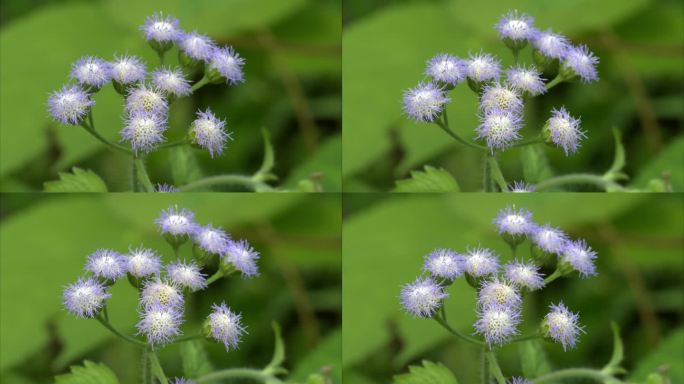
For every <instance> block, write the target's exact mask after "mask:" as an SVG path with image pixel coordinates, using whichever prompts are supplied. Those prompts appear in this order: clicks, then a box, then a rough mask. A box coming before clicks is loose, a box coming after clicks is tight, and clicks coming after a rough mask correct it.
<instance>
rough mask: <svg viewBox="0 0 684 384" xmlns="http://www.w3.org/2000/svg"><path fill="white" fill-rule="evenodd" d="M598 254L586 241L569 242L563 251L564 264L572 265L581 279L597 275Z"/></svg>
mask: <svg viewBox="0 0 684 384" xmlns="http://www.w3.org/2000/svg"><path fill="white" fill-rule="evenodd" d="M597 257H598V256H597V254H596V252H595V251H594V250H593V249H591V247H590V246H589V245H587V243H586V242H585V241H584V240H576V241H568V242H567V244H566V246H565V249H564V250H563V257H562V260H563V262H566V263H568V264H570V265H571V266H572V267H573V268H574V269H575V270H576V271H577V272H579V275H580V277H589V276H594V275H596V274H597V273H596V266H595V265H594V260H595V259H596V258H597Z"/></svg>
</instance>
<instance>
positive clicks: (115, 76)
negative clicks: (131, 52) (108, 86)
mask: <svg viewBox="0 0 684 384" xmlns="http://www.w3.org/2000/svg"><path fill="white" fill-rule="evenodd" d="M110 68H111V74H112V80H114V81H116V82H118V83H120V84H131V83H135V82H137V81H143V80H145V72H146V69H145V64H143V62H142V61H141V60H140V59H139V58H137V57H135V56H128V55H123V56H118V57H115V58H114V61H113V62H112V63H111V64H110Z"/></svg>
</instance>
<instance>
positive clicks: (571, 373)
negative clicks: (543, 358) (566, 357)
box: [532, 368, 621, 384]
mask: <svg viewBox="0 0 684 384" xmlns="http://www.w3.org/2000/svg"><path fill="white" fill-rule="evenodd" d="M561 379H593V380H596V381H600V382H604V381H606V380H613V381H614V382H617V383H621V381H618V380H617V379H615V378H614V377H612V376H610V375H607V374H605V373H603V372H601V371H598V370H595V369H590V368H568V369H562V370H560V371H556V372H551V373H547V374H546V375H543V376H539V377H537V378H536V379H534V380H532V383H534V384H540V383H549V382H554V381H557V380H561Z"/></svg>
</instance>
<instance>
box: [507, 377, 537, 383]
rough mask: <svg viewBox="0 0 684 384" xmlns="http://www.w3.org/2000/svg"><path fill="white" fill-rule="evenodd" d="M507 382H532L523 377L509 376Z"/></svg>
mask: <svg viewBox="0 0 684 384" xmlns="http://www.w3.org/2000/svg"><path fill="white" fill-rule="evenodd" d="M507 384H532V382H531V381H529V380H527V379H526V378H524V377H511V380H509V381H508V382H507Z"/></svg>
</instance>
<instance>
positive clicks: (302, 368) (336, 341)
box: [289, 330, 342, 384]
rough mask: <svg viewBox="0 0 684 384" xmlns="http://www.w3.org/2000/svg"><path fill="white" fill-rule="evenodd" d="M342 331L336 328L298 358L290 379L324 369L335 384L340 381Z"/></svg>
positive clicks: (300, 379)
mask: <svg viewBox="0 0 684 384" xmlns="http://www.w3.org/2000/svg"><path fill="white" fill-rule="evenodd" d="M341 355H342V331H341V330H337V331H334V332H333V333H331V334H330V335H328V336H327V337H326V338H325V339H324V340H323V341H322V342H321V343H320V344H319V345H318V346H317V347H316V349H315V350H314V351H312V352H311V353H309V354H308V355H307V356H306V357H304V359H302V360H300V361H299V363H298V364H297V366H296V367H295V369H294V370H293V371H292V374H291V375H289V378H290V380H299V381H302V380H303V379H305V378H307V377H311V376H315V375H316V374H317V373H320V372H322V371H323V370H325V372H326V374H327V375H329V376H330V377H331V378H332V382H333V383H335V384H340V383H342V356H341Z"/></svg>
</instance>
